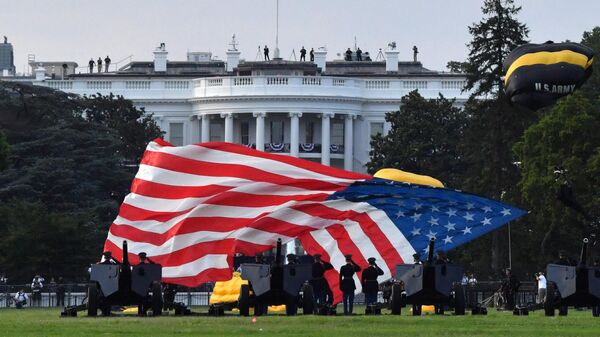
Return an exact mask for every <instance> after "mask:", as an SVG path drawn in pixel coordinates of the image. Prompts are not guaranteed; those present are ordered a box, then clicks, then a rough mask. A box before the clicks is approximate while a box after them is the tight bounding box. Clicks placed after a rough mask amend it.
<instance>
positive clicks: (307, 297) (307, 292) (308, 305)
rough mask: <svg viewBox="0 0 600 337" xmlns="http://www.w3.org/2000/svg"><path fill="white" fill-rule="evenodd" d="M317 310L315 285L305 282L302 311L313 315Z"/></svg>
mask: <svg viewBox="0 0 600 337" xmlns="http://www.w3.org/2000/svg"><path fill="white" fill-rule="evenodd" d="M314 312H315V296H314V291H313V287H312V286H311V285H310V284H305V285H304V287H302V313H303V314H304V315H312V314H314Z"/></svg>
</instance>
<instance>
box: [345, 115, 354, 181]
mask: <svg viewBox="0 0 600 337" xmlns="http://www.w3.org/2000/svg"><path fill="white" fill-rule="evenodd" d="M354 118H356V116H354V115H346V118H345V120H344V170H346V171H352V169H353V152H354V151H353V148H352V145H353V144H354V136H353V131H354V130H353V127H354V126H353V124H354V123H353V120H354Z"/></svg>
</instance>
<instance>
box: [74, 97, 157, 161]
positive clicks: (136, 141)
mask: <svg viewBox="0 0 600 337" xmlns="http://www.w3.org/2000/svg"><path fill="white" fill-rule="evenodd" d="M83 106H84V108H85V110H83V111H85V114H84V116H83V117H84V118H85V119H86V120H88V121H91V122H94V123H98V124H101V125H104V126H106V127H108V128H110V129H111V130H114V131H116V132H117V134H118V136H119V138H120V140H121V146H120V148H119V154H120V155H121V156H123V157H124V158H126V160H128V161H130V162H131V163H135V164H137V163H138V162H139V161H140V159H141V157H142V154H143V153H144V150H145V149H146V145H148V140H149V139H155V138H159V137H162V134H163V133H162V131H160V127H158V125H156V122H155V121H154V119H153V118H152V114H148V113H146V111H145V110H144V109H143V108H142V109H138V108H136V107H135V106H134V105H133V103H132V102H131V101H130V100H127V99H125V98H123V96H114V95H113V94H112V93H111V94H110V95H108V96H102V95H100V94H98V95H92V96H91V97H84V98H83Z"/></svg>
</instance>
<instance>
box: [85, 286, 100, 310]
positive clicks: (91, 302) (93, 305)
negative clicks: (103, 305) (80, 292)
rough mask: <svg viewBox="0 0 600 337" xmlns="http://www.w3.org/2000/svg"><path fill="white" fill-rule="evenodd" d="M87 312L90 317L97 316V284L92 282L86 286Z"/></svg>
mask: <svg viewBox="0 0 600 337" xmlns="http://www.w3.org/2000/svg"><path fill="white" fill-rule="evenodd" d="M87 298H88V302H87V314H88V316H90V317H96V316H98V286H97V285H96V284H95V283H94V284H92V285H91V286H89V287H88V293H87Z"/></svg>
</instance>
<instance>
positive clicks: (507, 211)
mask: <svg viewBox="0 0 600 337" xmlns="http://www.w3.org/2000/svg"><path fill="white" fill-rule="evenodd" d="M500 213H502V215H504V216H509V215H511V214H510V209H508V208H503V209H502V211H501V212H500Z"/></svg>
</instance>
